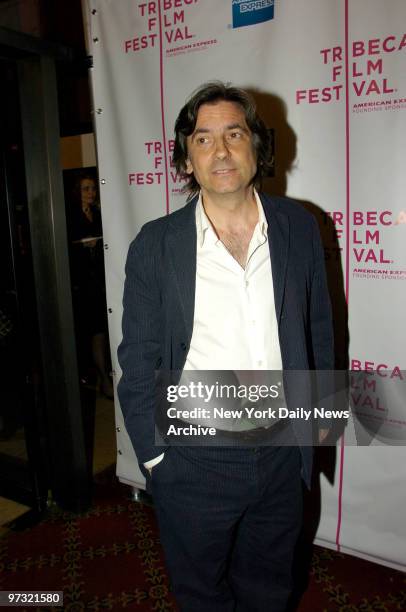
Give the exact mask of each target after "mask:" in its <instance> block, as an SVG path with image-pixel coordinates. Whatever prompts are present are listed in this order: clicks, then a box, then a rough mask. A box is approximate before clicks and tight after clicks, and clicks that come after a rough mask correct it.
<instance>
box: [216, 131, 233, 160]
mask: <svg viewBox="0 0 406 612" xmlns="http://www.w3.org/2000/svg"><path fill="white" fill-rule="evenodd" d="M214 153H215V156H216V158H217V159H225V158H226V157H228V156H229V154H230V151H229V150H228V147H227V142H226V141H225V139H224V138H223V137H222V136H220V137H219V138H217V139H216V149H215V152H214Z"/></svg>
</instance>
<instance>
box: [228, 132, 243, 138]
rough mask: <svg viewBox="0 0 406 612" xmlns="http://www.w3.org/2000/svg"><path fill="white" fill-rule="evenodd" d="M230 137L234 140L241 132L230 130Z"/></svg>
mask: <svg viewBox="0 0 406 612" xmlns="http://www.w3.org/2000/svg"><path fill="white" fill-rule="evenodd" d="M230 138H231V139H232V140H236V139H238V138H241V132H231V133H230Z"/></svg>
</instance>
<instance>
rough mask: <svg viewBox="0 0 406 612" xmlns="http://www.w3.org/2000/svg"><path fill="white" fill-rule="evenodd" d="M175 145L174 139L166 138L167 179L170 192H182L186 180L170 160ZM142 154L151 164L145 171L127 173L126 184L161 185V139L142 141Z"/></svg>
mask: <svg viewBox="0 0 406 612" xmlns="http://www.w3.org/2000/svg"><path fill="white" fill-rule="evenodd" d="M174 147H175V141H174V140H168V142H167V147H166V149H167V150H166V155H167V158H168V162H169V177H168V178H169V181H170V183H171V184H172V193H175V194H178V193H179V194H180V193H183V191H182V187H183V185H184V183H185V181H186V180H187V179H186V178H185V177H183V176H180V175H179V174H178V173H177V172H176V170H175V166H174V163H173V161H172V153H173V149H174ZM144 154H145V156H146V159H147V160H148V162H149V163H150V164H151V166H150V169H149V170H147V171H146V172H145V171H134V172H129V174H128V184H129V185H131V186H132V187H141V186H143V185H163V184H164V174H165V171H164V145H163V142H162V141H161V140H149V141H146V142H144Z"/></svg>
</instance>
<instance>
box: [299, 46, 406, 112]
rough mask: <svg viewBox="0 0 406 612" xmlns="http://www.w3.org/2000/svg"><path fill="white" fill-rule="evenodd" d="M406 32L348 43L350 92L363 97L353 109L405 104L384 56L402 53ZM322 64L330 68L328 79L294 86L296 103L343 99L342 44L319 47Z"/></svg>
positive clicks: (397, 107) (395, 108) (387, 107)
mask: <svg viewBox="0 0 406 612" xmlns="http://www.w3.org/2000/svg"><path fill="white" fill-rule="evenodd" d="M405 51H406V34H403V35H402V36H396V35H394V34H391V35H389V36H385V37H384V38H371V39H368V40H355V41H353V42H352V43H350V45H349V54H350V58H349V78H350V92H351V93H352V94H353V95H355V96H356V97H357V98H362V99H363V101H362V102H361V101H359V102H356V103H354V104H353V109H352V110H353V112H354V113H361V112H370V111H375V110H378V111H381V110H382V109H384V110H398V109H401V108H406V93H405V95H403V96H402V95H399V93H398V90H397V88H396V86H395V83H393V82H391V80H390V79H389V77H388V76H387V75H385V72H384V58H385V57H388V56H392V55H393V54H396V53H405ZM320 55H321V61H322V63H323V65H325V66H328V67H329V68H330V70H331V72H330V74H331V82H330V83H329V84H328V85H326V86H324V87H309V88H305V89H298V90H296V104H318V103H329V102H336V101H339V100H343V99H344V83H343V78H344V51H343V48H342V47H341V46H335V47H331V48H325V49H321V50H320Z"/></svg>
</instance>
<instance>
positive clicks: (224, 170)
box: [213, 168, 234, 175]
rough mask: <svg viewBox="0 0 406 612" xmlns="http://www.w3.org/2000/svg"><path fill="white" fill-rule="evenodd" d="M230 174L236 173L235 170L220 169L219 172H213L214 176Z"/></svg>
mask: <svg viewBox="0 0 406 612" xmlns="http://www.w3.org/2000/svg"><path fill="white" fill-rule="evenodd" d="M230 172H234V168H218V169H217V170H213V174H220V175H222V174H229V173H230Z"/></svg>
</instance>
